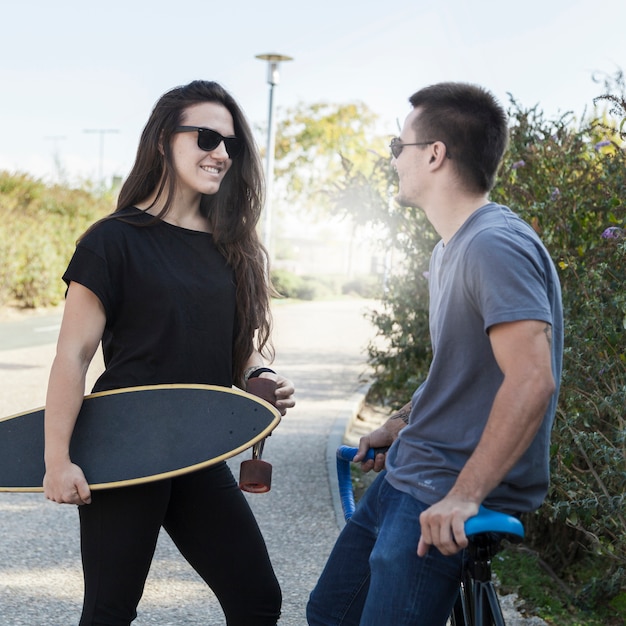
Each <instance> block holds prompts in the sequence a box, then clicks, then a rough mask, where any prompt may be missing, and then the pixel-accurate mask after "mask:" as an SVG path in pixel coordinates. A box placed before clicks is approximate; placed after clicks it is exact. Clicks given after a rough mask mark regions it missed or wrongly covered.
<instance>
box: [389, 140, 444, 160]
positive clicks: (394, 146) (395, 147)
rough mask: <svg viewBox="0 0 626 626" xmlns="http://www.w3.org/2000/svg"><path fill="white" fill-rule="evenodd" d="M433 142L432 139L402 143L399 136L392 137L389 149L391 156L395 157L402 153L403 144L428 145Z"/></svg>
mask: <svg viewBox="0 0 626 626" xmlns="http://www.w3.org/2000/svg"><path fill="white" fill-rule="evenodd" d="M433 143H435V142H434V141H418V142H417V143H402V141H400V137H394V138H393V139H392V140H391V143H390V144H389V150H391V154H393V158H394V159H397V158H398V157H399V156H400V154H402V148H404V146H430V145H431V144H433Z"/></svg>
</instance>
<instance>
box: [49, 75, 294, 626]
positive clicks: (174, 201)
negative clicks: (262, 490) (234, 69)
mask: <svg viewBox="0 0 626 626" xmlns="http://www.w3.org/2000/svg"><path fill="white" fill-rule="evenodd" d="M262 204H263V193H262V169H261V165H260V161H259V156H258V153H257V150H256V147H255V144H254V140H253V137H252V133H251V130H250V127H249V124H248V122H247V121H246V119H245V117H244V115H243V113H242V111H241V110H240V108H239V106H238V105H237V103H236V102H235V100H234V99H233V98H232V97H231V96H230V95H229V94H228V93H227V92H226V91H225V90H224V89H223V88H222V87H221V86H220V85H218V84H216V83H214V82H206V81H194V82H192V83H190V84H189V85H186V86H183V87H178V88H176V89H173V90H171V91H170V92H168V93H166V94H165V95H164V96H163V97H162V98H161V99H160V100H159V101H158V102H157V104H156V106H155V108H154V110H153V111H152V115H151V116H150V119H149V120H148V123H147V125H146V127H145V129H144V131H143V134H142V136H141V140H140V144H139V149H138V151H137V158H136V161H135V165H134V167H133V169H132V171H131V173H130V175H129V177H128V180H127V181H126V182H125V183H124V185H123V187H122V190H121V192H120V197H119V201H118V206H117V209H116V211H115V212H114V213H112V214H111V215H110V216H108V217H107V218H105V219H103V220H101V221H99V222H97V223H96V224H95V225H94V226H92V227H91V228H90V229H89V230H88V231H87V233H86V234H85V235H83V237H82V238H81V240H80V241H79V243H78V245H77V248H76V251H75V253H74V256H73V258H72V260H71V262H70V264H69V267H68V269H67V271H66V273H65V274H64V276H63V279H64V281H65V282H66V283H67V284H68V290H67V296H66V303H65V311H64V315H63V322H62V324H61V330H60V334H59V341H58V346H57V354H56V357H55V359H54V362H53V365H52V369H51V373H50V382H49V387H48V396H47V401H46V416H45V437H46V447H45V462H46V475H45V478H44V491H45V495H46V497H47V498H48V499H50V500H53V501H55V502H59V503H68V504H77V505H80V506H79V516H80V527H81V549H82V559H83V570H84V577H85V598H84V606H83V614H82V618H81V621H80V626H87V625H95V624H98V625H104V624H107V625H127V624H130V623H131V622H132V620H133V619H134V618H135V617H136V615H137V614H136V607H137V604H138V602H139V600H140V598H141V595H142V592H143V586H144V582H145V579H146V576H147V574H148V569H149V567H150V563H151V560H152V556H153V552H154V548H155V545H156V541H157V536H158V533H159V529H160V528H161V526H162V527H163V528H165V530H166V531H167V532H168V534H169V535H170V536H171V538H172V539H173V541H174V543H175V544H176V545H177V547H178V548H179V550H180V551H181V553H182V554H183V556H184V557H185V558H186V559H187V561H188V562H189V563H190V564H191V565H192V566H193V567H194V569H195V570H196V571H197V572H198V573H199V574H200V576H201V577H202V578H203V579H204V580H205V581H206V583H207V584H208V585H209V586H210V587H211V588H212V589H213V591H214V592H215V594H216V595H217V597H218V599H219V601H220V603H221V605H222V607H223V609H224V612H225V614H226V618H227V623H228V624H229V626H232V625H241V626H243V625H245V626H250V625H256V624H258V625H266V624H267V625H269V624H272V625H273V624H276V621H277V620H278V617H279V614H280V603H281V595H280V588H279V586H278V583H277V580H276V577H275V575H274V572H273V569H272V566H271V564H270V562H269V558H268V555H267V550H266V547H265V543H264V541H263V538H262V537H261V534H260V531H259V529H258V526H257V524H256V521H255V519H254V517H253V515H252V513H251V511H250V509H249V507H248V506H247V503H246V500H245V498H244V497H243V495H242V494H241V492H240V490H239V488H238V486H237V484H236V483H235V481H234V479H233V477H232V475H231V473H230V471H229V469H228V467H227V466H226V464H225V463H221V464H219V465H217V466H213V467H210V468H208V469H205V470H201V471H197V472H194V473H191V474H188V475H186V476H182V477H177V478H173V479H168V480H161V481H158V482H153V483H149V484H145V485H140V486H135V487H128V488H120V489H110V490H102V491H96V492H94V493H91V492H90V489H89V487H88V485H87V482H86V480H85V477H84V475H83V472H82V471H81V469H80V468H79V467H78V466H76V465H74V464H73V463H72V461H71V459H70V457H69V441H70V437H71V434H72V431H73V428H74V425H75V422H76V416H77V414H78V411H79V409H80V406H81V402H82V398H83V393H84V388H85V374H86V371H87V368H88V366H89V363H90V362H91V359H92V357H93V355H94V353H95V351H96V349H97V347H98V345H99V343H100V341H102V349H103V353H104V361H105V371H104V373H103V374H102V375H101V376H100V378H99V379H98V381H97V382H96V384H95V387H94V391H104V390H108V389H117V388H122V387H130V386H137V385H155V384H166V383H204V384H214V385H222V386H226V387H230V386H231V385H232V384H233V383H234V384H237V385H239V386H242V387H245V384H246V382H247V380H248V378H249V377H250V376H261V377H266V378H271V379H273V380H274V381H275V382H276V384H277V389H276V406H277V407H278V409H279V410H280V412H281V413H282V414H284V413H285V412H286V410H287V409H288V408H290V407H293V406H294V400H293V391H294V390H293V386H292V384H291V382H290V381H288V380H287V379H285V378H283V377H281V376H278V375H276V374H275V373H274V372H273V371H272V370H270V369H269V368H266V367H265V366H264V361H263V357H262V354H265V353H267V352H270V353H271V346H270V330H271V320H270V312H269V304H270V293H271V287H270V285H269V283H268V280H267V274H266V272H267V261H268V259H267V253H266V251H265V250H264V249H263V247H262V246H261V245H260V243H259V241H258V238H257V235H256V231H255V226H256V224H257V222H258V219H259V215H260V212H261V208H262ZM129 419H132V416H130V417H129Z"/></svg>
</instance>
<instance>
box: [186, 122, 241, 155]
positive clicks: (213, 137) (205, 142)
mask: <svg viewBox="0 0 626 626" xmlns="http://www.w3.org/2000/svg"><path fill="white" fill-rule="evenodd" d="M174 132H175V133H194V132H197V133H198V148H200V150H204V151H205V152H210V151H211V150H215V148H217V146H219V145H220V144H221V143H222V141H223V142H224V146H225V147H226V152H227V153H228V156H229V157H230V158H231V159H234V158H235V157H236V156H237V155H239V153H240V152H241V149H242V148H243V141H242V140H241V139H239V137H224V136H223V135H220V134H219V133H218V132H217V131H216V130H213V129H211V128H202V127H201V126H177V127H176V128H175V129H174Z"/></svg>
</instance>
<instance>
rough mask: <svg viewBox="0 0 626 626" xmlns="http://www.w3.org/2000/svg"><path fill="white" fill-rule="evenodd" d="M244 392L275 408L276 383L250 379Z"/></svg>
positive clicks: (269, 380)
mask: <svg viewBox="0 0 626 626" xmlns="http://www.w3.org/2000/svg"><path fill="white" fill-rule="evenodd" d="M246 391H247V392H248V393H251V394H253V395H255V396H258V397H259V398H261V399H263V400H265V401H266V402H269V403H270V404H271V405H272V406H276V395H275V392H276V382H275V381H273V380H271V379H269V378H259V377H258V376H257V377H256V378H250V379H249V380H248V383H247V385H246Z"/></svg>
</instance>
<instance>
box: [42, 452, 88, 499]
mask: <svg viewBox="0 0 626 626" xmlns="http://www.w3.org/2000/svg"><path fill="white" fill-rule="evenodd" d="M43 491H44V495H45V496H46V498H48V500H52V502H57V503H58V504H90V503H91V490H90V489H89V485H88V484H87V480H86V479H85V475H84V474H83V471H82V470H81V469H80V467H78V465H75V464H74V463H72V462H71V461H67V462H64V463H60V464H58V465H55V466H53V467H50V468H46V475H45V476H44V479H43Z"/></svg>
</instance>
